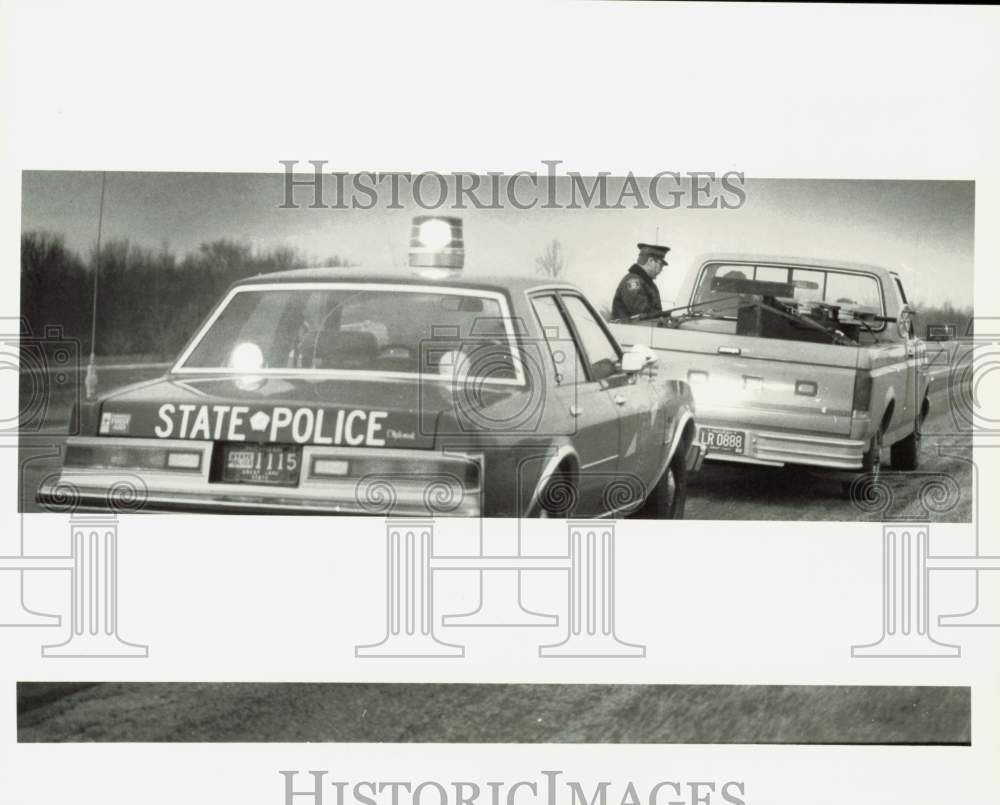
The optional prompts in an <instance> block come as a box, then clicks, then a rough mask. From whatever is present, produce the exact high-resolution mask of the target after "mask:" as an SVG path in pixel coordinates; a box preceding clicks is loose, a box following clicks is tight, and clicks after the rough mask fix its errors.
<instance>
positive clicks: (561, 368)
mask: <svg viewBox="0 0 1000 805" xmlns="http://www.w3.org/2000/svg"><path fill="white" fill-rule="evenodd" d="M531 304H532V306H533V307H534V309H535V314H536V315H537V317H538V321H539V324H540V325H541V328H542V331H543V333H544V334H545V339H546V341H547V347H548V351H549V354H550V355H551V356H552V358H553V361H554V364H555V371H556V384H555V386H554V388H553V389H552V397H553V399H552V400H547V401H546V407H547V408H549V410H551V411H552V412H553V413H552V415H553V416H554V417H565V418H566V419H565V422H563V423H560V424H566V425H569V427H568V428H567V429H566V431H561V432H569V433H571V434H572V435H571V437H570V439H571V442H572V446H573V448H574V450H575V451H576V454H577V456H578V458H579V462H580V480H579V485H578V487H577V493H578V505H577V506H576V512H575V513H576V514H577V515H578V516H585V515H592V514H602V513H604V511H606V510H607V506H604V491H605V489H607V487H608V485H609V484H610V482H611V481H612V480H613V479H614V473H615V471H616V470H617V465H618V438H619V437H618V410H617V406H616V405H615V403H614V401H613V400H612V399H611V397H610V395H609V394H608V392H607V389H606V384H605V383H603V382H602V381H601V380H599V379H598V378H596V377H594V376H593V374H592V372H591V371H590V367H589V366H588V365H587V356H586V353H585V352H584V350H583V349H581V346H580V344H581V342H580V338H579V336H578V335H577V333H576V332H575V331H574V329H573V328H572V327H570V325H569V322H568V320H567V318H566V314H565V309H564V308H562V307H561V306H560V305H559V303H558V301H557V299H556V294H555V293H554V292H551V293H541V294H538V295H535V296H532V298H531ZM550 403H551V404H550Z"/></svg>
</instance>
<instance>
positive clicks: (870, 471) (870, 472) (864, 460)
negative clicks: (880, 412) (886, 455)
mask: <svg viewBox="0 0 1000 805" xmlns="http://www.w3.org/2000/svg"><path fill="white" fill-rule="evenodd" d="M881 470H882V428H879V429H878V430H877V431H875V433H874V434H873V435H872V440H871V443H870V444H869V445H868V450H867V451H866V452H865V454H864V455H863V456H862V457H861V472H860V473H859V475H858V476H857V477H855V478H854V479H853V480H850V481H844V482H843V483H842V484H841V487H840V488H841V491H842V492H843V493H844V497H846V498H848V499H851V497H852V496H853V494H852V491H851V490H852V489H853V488H854V486H855V481H857V479H858V478H867V480H868V482H870V483H874V482H876V481H878V477H879V473H880V472H881Z"/></svg>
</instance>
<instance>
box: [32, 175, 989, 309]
mask: <svg viewBox="0 0 1000 805" xmlns="http://www.w3.org/2000/svg"><path fill="white" fill-rule="evenodd" d="M538 167H539V169H541V168H542V166H541V165H539V166H538ZM566 181H567V180H565V179H561V180H560V182H566ZM332 182H333V180H332V179H329V180H328V184H327V192H328V196H327V198H326V200H327V203H331V202H332V201H333V200H334V197H335V188H334V186H333V184H332ZM100 186H101V180H100V174H99V173H93V172H37V171H32V172H25V173H24V174H23V175H22V231H29V230H45V231H49V232H54V233H59V234H62V235H63V236H64V237H65V238H66V241H67V245H69V246H70V247H71V248H73V249H76V250H78V251H80V252H81V253H82V254H86V253H87V252H88V251H89V250H90V249H91V248H92V246H93V244H94V242H95V240H96V237H97V217H98V206H99V198H100ZM560 186H561V187H563V188H565V186H566V185H564V184H561V185H560ZM619 186H620V182H617V181H615V182H611V183H610V184H609V188H610V189H611V193H610V196H611V198H615V197H616V196H617V192H616V188H617V187H619ZM385 188H386V192H385V193H384V194H383V196H382V197H381V198H380V203H379V204H378V205H377V206H376V207H375V208H373V209H371V210H333V209H309V208H307V207H305V204H306V203H308V201H309V200H310V199H311V196H310V195H309V193H308V192H306V193H303V192H302V191H301V190H300V191H297V192H298V193H299V194H300V195H298V196H297V199H298V200H299V201H300V202H301V203H302V204H303V207H302V208H301V209H298V210H288V209H280V205H281V203H282V201H283V199H284V178H283V176H282V175H280V174H277V173H276V174H273V175H265V174H204V173H203V174H181V173H109V174H108V177H107V188H106V196H105V216H104V238H105V239H106V240H109V239H117V238H127V239H128V240H130V241H132V242H133V243H136V244H141V245H144V246H149V247H155V248H159V247H160V246H161V245H162V244H164V243H166V244H168V245H169V247H170V248H171V249H172V250H173V251H174V252H176V253H177V254H178V255H183V254H184V253H185V252H187V251H191V250H194V249H196V248H197V247H198V245H199V244H200V243H203V242H205V241H209V240H214V239H218V238H232V239H237V240H244V241H247V242H249V243H251V244H252V245H253V246H255V247H257V248H267V247H271V246H278V245H287V246H294V247H296V248H298V249H299V250H301V251H302V252H304V253H306V254H309V255H312V256H314V257H326V256H329V255H333V254H338V255H341V256H344V257H348V258H350V259H351V260H353V261H355V262H358V263H361V264H362V265H371V266H377V267H383V266H387V265H395V266H399V267H402V266H404V265H405V260H406V251H407V246H408V238H409V221H410V218H411V217H412V216H413V215H414V214H415V213H419V212H421V211H420V210H419V209H417V208H416V206H415V205H413V204H412V202H411V200H410V198H409V194H408V193H407V192H405V191H404V192H403V193H402V198H401V201H402V202H403V204H404V209H395V210H393V209H385V207H386V206H387V205H388V203H389V201H390V199H389V194H388V191H387V188H388V185H387V184H386V185H385ZM745 192H746V202H745V203H744V205H743V206H742V207H740V208H739V209H735V210H733V209H729V210H723V209H709V210H704V209H701V210H696V209H683V208H682V209H676V210H660V209H656V208H655V207H652V208H651V209H645V210H643V209H612V210H595V209H576V210H566V209H562V210H546V209H539V208H537V207H536V208H535V209H533V210H529V211H519V210H516V209H510V208H508V209H504V210H475V209H467V210H462V211H459V212H457V213H450V214H458V215H461V216H462V218H463V219H464V222H465V241H466V271H468V272H469V273H470V274H472V273H504V272H509V273H518V274H524V273H531V272H532V271H533V270H534V261H535V258H536V257H537V256H538V255H539V254H540V253H541V252H542V250H543V249H544V248H545V245H546V244H547V243H548V242H549V241H550V240H552V239H558V240H559V241H561V242H562V244H563V246H564V247H565V251H566V253H567V256H568V269H567V274H566V277H567V279H569V280H570V281H572V282H575V283H576V284H578V285H580V286H581V287H582V288H583V289H584V290H585V291H586V292H587V293H588V295H589V296H590V297H591V299H592V300H593V301H594V302H595V303H597V304H599V305H601V304H610V300H611V295H612V293H613V291H614V287H615V285H616V284H617V282H618V280H619V279H620V278H621V275H622V274H623V272H624V271H625V270H626V269H627V268H628V266H629V265H630V264H631V263H632V261H633V260H634V259H635V244H636V242H638V241H652V240H653V239H654V238H655V237H656V232H657V228H658V229H659V241H660V242H661V243H664V244H668V245H670V246H671V248H672V251H671V252H670V255H669V263H670V265H669V267H668V269H667V272H666V273H665V275H664V276H663V277H661V279H660V281H659V284H660V286H661V290H662V296H663V298H664V300H665V301H666V300H671V299H673V298H674V297H673V290H674V288H675V286H676V283H677V281H678V280H679V278H680V276H681V274H682V273H683V272H685V271H687V270H688V268H689V267H690V265H691V263H692V260H693V258H694V257H695V256H696V255H699V254H703V253H705V252H713V251H716V252H718V251H725V252H740V251H747V252H754V253H768V254H786V255H796V256H815V257H829V258H838V259H847V260H855V261H859V262H868V263H876V264H880V265H885V266H886V267H888V268H893V269H897V270H900V271H901V273H903V275H904V278H905V280H906V282H907V285H908V290H909V292H910V296H911V298H914V299H917V300H919V301H922V302H925V303H929V304H940V303H941V302H943V301H945V300H950V301H951V302H953V303H954V304H956V305H971V304H972V302H973V213H974V209H973V204H974V186H973V184H972V183H971V182H888V181H842V180H838V181H821V180H749V179H748V180H747V181H746V184H745ZM543 193H544V190H541V191H539V195H540V196H541V195H542V194H543ZM427 195H428V196H429V197H430V198H431V199H432V200H433V198H434V196H435V195H436V194H435V193H434V192H432V191H430V190H428V193H427ZM525 195H528V194H525ZM661 196H663V197H665V196H666V194H665V192H661ZM483 197H484V198H486V197H487V196H485V195H484V196H483ZM359 198H360V199H361V200H362V201H367V199H365V198H364V197H362V196H359ZM728 198H729V199H730V200H732V199H733V196H732V195H731V194H728ZM626 203H628V202H626Z"/></svg>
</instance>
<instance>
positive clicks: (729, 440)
mask: <svg viewBox="0 0 1000 805" xmlns="http://www.w3.org/2000/svg"><path fill="white" fill-rule="evenodd" d="M746 437H747V435H746V434H745V433H744V432H743V431H741V430H726V429H724V428H701V429H700V430H699V431H698V438H699V439H700V440H701V443H702V444H703V445H705V450H706V451H708V452H710V453H732V454H734V455H740V456H741V455H743V451H744V448H745V445H746Z"/></svg>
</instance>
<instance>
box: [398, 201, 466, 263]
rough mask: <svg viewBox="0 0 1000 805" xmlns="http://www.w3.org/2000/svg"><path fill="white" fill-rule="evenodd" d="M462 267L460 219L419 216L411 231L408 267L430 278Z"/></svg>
mask: <svg viewBox="0 0 1000 805" xmlns="http://www.w3.org/2000/svg"><path fill="white" fill-rule="evenodd" d="M464 265H465V243H464V241H463V240H462V219H461V218H452V217H447V216H440V215H418V216H417V217H416V218H414V219H413V226H412V228H411V230H410V267H411V268H416V269H420V271H419V273H420V274H422V275H429V276H447V275H449V274H451V273H454V272H458V271H461V270H462V268H463V266H464Z"/></svg>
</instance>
